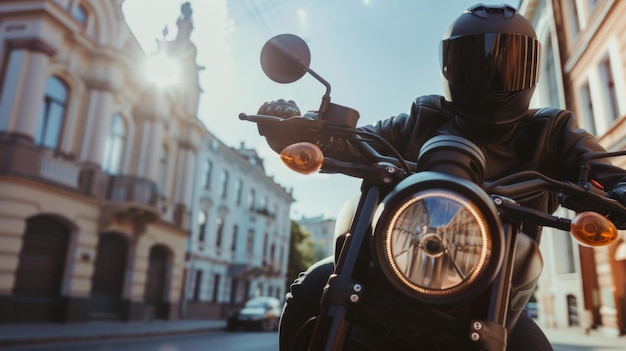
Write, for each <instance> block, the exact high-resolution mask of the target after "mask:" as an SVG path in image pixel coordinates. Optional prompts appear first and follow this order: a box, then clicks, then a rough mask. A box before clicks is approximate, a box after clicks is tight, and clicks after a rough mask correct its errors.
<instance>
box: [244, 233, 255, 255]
mask: <svg viewBox="0 0 626 351" xmlns="http://www.w3.org/2000/svg"><path fill="white" fill-rule="evenodd" d="M253 249H254V230H253V229H250V230H248V242H247V244H246V252H247V253H248V255H252V250H253Z"/></svg>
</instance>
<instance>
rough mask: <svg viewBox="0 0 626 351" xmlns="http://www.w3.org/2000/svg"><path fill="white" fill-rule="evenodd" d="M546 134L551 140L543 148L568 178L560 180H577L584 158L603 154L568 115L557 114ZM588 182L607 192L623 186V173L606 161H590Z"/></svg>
mask: <svg viewBox="0 0 626 351" xmlns="http://www.w3.org/2000/svg"><path fill="white" fill-rule="evenodd" d="M550 130H551V131H552V133H553V138H551V140H552V142H551V143H550V144H549V145H547V147H549V148H550V149H551V151H552V152H551V153H552V154H553V155H554V157H555V158H556V160H562V161H561V162H565V165H566V167H565V169H567V172H568V174H565V175H564V178H565V179H568V180H570V181H577V180H578V175H579V171H580V167H581V165H582V162H583V161H584V159H585V158H586V157H588V156H590V155H591V154H593V153H595V152H606V150H605V149H604V147H602V145H600V143H599V142H598V139H597V138H596V137H595V136H593V135H591V134H590V133H588V132H587V131H585V130H584V129H581V128H579V127H578V123H577V122H576V118H575V117H574V115H573V113H571V112H569V111H565V110H561V111H560V112H559V113H558V114H557V115H556V118H553V119H552V125H551V126H550ZM561 164H562V163H561ZM588 178H589V179H593V180H595V181H597V182H598V183H600V184H602V186H604V188H605V189H606V190H610V189H612V188H613V187H615V186H617V185H618V184H626V170H624V169H622V168H620V167H617V166H614V165H613V164H612V163H611V161H610V160H609V159H604V158H600V159H594V160H592V161H591V163H590V171H589V176H588Z"/></svg>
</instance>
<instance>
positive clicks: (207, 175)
mask: <svg viewBox="0 0 626 351" xmlns="http://www.w3.org/2000/svg"><path fill="white" fill-rule="evenodd" d="M212 169H213V162H211V160H205V161H204V170H203V172H204V180H203V184H202V186H203V187H204V188H205V189H210V188H211V170H212Z"/></svg>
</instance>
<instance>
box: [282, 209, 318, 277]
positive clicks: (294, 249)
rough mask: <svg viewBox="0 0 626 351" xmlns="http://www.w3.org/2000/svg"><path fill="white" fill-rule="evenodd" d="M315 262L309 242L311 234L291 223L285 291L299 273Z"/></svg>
mask: <svg viewBox="0 0 626 351" xmlns="http://www.w3.org/2000/svg"><path fill="white" fill-rule="evenodd" d="M314 262H315V252H314V250H313V243H312V241H311V234H309V232H307V231H306V230H305V229H303V228H302V227H300V225H299V224H298V223H297V222H296V221H291V238H290V239H289V261H288V263H287V289H289V285H290V284H291V283H292V282H293V281H294V279H296V278H297V277H298V274H300V272H303V271H305V270H307V268H309V266H311V265H312V264H313V263H314Z"/></svg>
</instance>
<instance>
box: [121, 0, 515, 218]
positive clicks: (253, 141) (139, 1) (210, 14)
mask: <svg viewBox="0 0 626 351" xmlns="http://www.w3.org/2000/svg"><path fill="white" fill-rule="evenodd" d="M186 1H188V2H189V3H190V4H191V8H192V10H193V15H192V20H193V23H194V30H193V32H192V34H191V40H192V42H193V43H194V44H195V45H196V47H197V49H198V57H197V62H198V64H199V65H200V66H204V70H202V71H201V73H200V86H201V88H202V89H203V93H202V96H201V98H200V99H201V100H200V104H199V111H198V118H199V119H201V120H202V121H203V122H204V123H205V125H206V126H207V129H208V130H209V131H210V132H211V133H213V134H214V135H215V136H216V137H217V138H218V139H220V140H221V141H222V142H223V143H225V144H226V145H228V146H232V147H239V145H240V144H241V143H244V145H245V146H246V147H247V148H255V149H256V150H257V152H258V153H259V155H260V156H261V158H262V159H263V160H264V167H265V171H266V173H267V174H268V175H269V176H272V177H273V178H274V180H275V181H276V182H277V183H278V184H280V185H282V186H283V187H285V188H287V189H293V190H292V191H293V196H294V198H295V202H294V203H293V204H292V207H291V218H293V219H299V218H301V217H303V216H306V217H314V216H319V215H324V216H327V217H330V218H334V217H336V213H337V212H338V211H339V209H340V208H341V206H342V205H343V203H344V202H345V201H347V200H348V199H350V198H353V197H354V196H355V195H356V194H358V191H359V188H360V180H359V179H356V178H351V177H348V176H345V175H341V174H314V175H300V174H297V173H295V172H293V171H291V170H289V169H287V168H286V167H285V166H284V165H283V164H282V163H281V162H280V160H279V158H278V155H277V154H275V153H274V152H273V151H272V150H271V149H270V148H269V147H268V146H267V144H266V143H265V139H264V138H263V137H262V136H260V135H259V134H258V132H257V129H256V126H255V125H254V124H253V123H250V122H244V121H240V120H239V119H238V115H239V113H240V112H247V113H251V114H252V113H255V112H256V111H257V109H258V107H259V106H260V105H261V104H263V103H264V102H267V101H272V100H277V99H279V98H284V99H291V100H294V101H295V102H296V103H297V104H298V106H299V107H300V109H301V110H302V111H306V110H315V109H317V108H318V107H319V105H320V102H321V97H322V95H323V94H324V92H325V89H324V87H323V86H322V85H321V84H320V83H319V82H317V81H316V80H315V79H314V78H313V77H311V76H309V75H306V76H304V77H303V78H302V79H301V80H299V81H297V82H295V83H291V84H279V83H275V82H273V81H271V80H270V79H269V78H267V77H266V76H265V75H264V73H263V71H262V69H261V66H260V63H259V55H260V51H261V48H262V47H263V45H264V44H265V42H266V41H267V40H268V39H270V38H271V37H273V36H275V35H278V34H283V33H291V34H295V35H298V36H300V37H302V38H303V39H304V40H305V41H306V42H307V44H308V45H309V48H310V51H311V57H312V58H311V64H310V67H311V69H313V70H314V71H315V72H317V73H318V74H319V75H321V76H322V77H323V78H324V79H325V80H327V81H328V82H329V83H330V84H331V86H332V90H331V94H330V95H331V99H332V102H334V103H337V104H340V105H344V106H349V107H352V108H354V109H356V110H358V111H359V112H360V116H361V117H360V119H359V122H358V125H359V126H360V125H366V124H372V123H375V122H376V121H377V120H380V119H384V118H388V117H390V116H393V115H397V114H399V113H403V112H408V111H409V108H410V106H411V102H412V101H413V100H414V99H415V98H416V97H418V96H420V95H426V94H443V89H442V85H441V78H440V73H439V63H438V60H439V56H438V48H439V42H440V40H441V38H442V37H443V34H444V33H445V31H446V29H447V28H448V26H449V25H450V23H452V21H454V19H455V18H456V17H458V16H459V15H460V14H461V13H462V12H463V11H464V10H465V9H466V8H468V7H470V6H471V5H473V4H475V3H477V2H482V3H485V4H494V3H495V4H500V3H503V2H504V1H502V0H499V1H468V0H289V1H287V0H186ZM184 2H185V0H126V1H125V2H124V4H123V11H124V15H125V17H126V20H127V22H128V25H129V27H130V28H131V30H132V31H133V33H134V35H135V37H136V38H137V40H138V42H139V43H140V45H141V46H142V47H143V49H144V50H145V51H146V53H147V54H150V53H153V52H154V50H155V49H156V44H155V43H156V39H157V38H158V39H162V38H163V34H162V30H163V28H164V26H167V27H168V35H167V36H166V37H165V38H166V39H173V38H174V37H175V36H176V32H177V27H176V20H177V18H178V17H179V15H180V6H181V5H182V4H183V3H184ZM509 4H511V5H513V6H517V5H518V1H517V0H515V1H510V2H509Z"/></svg>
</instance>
